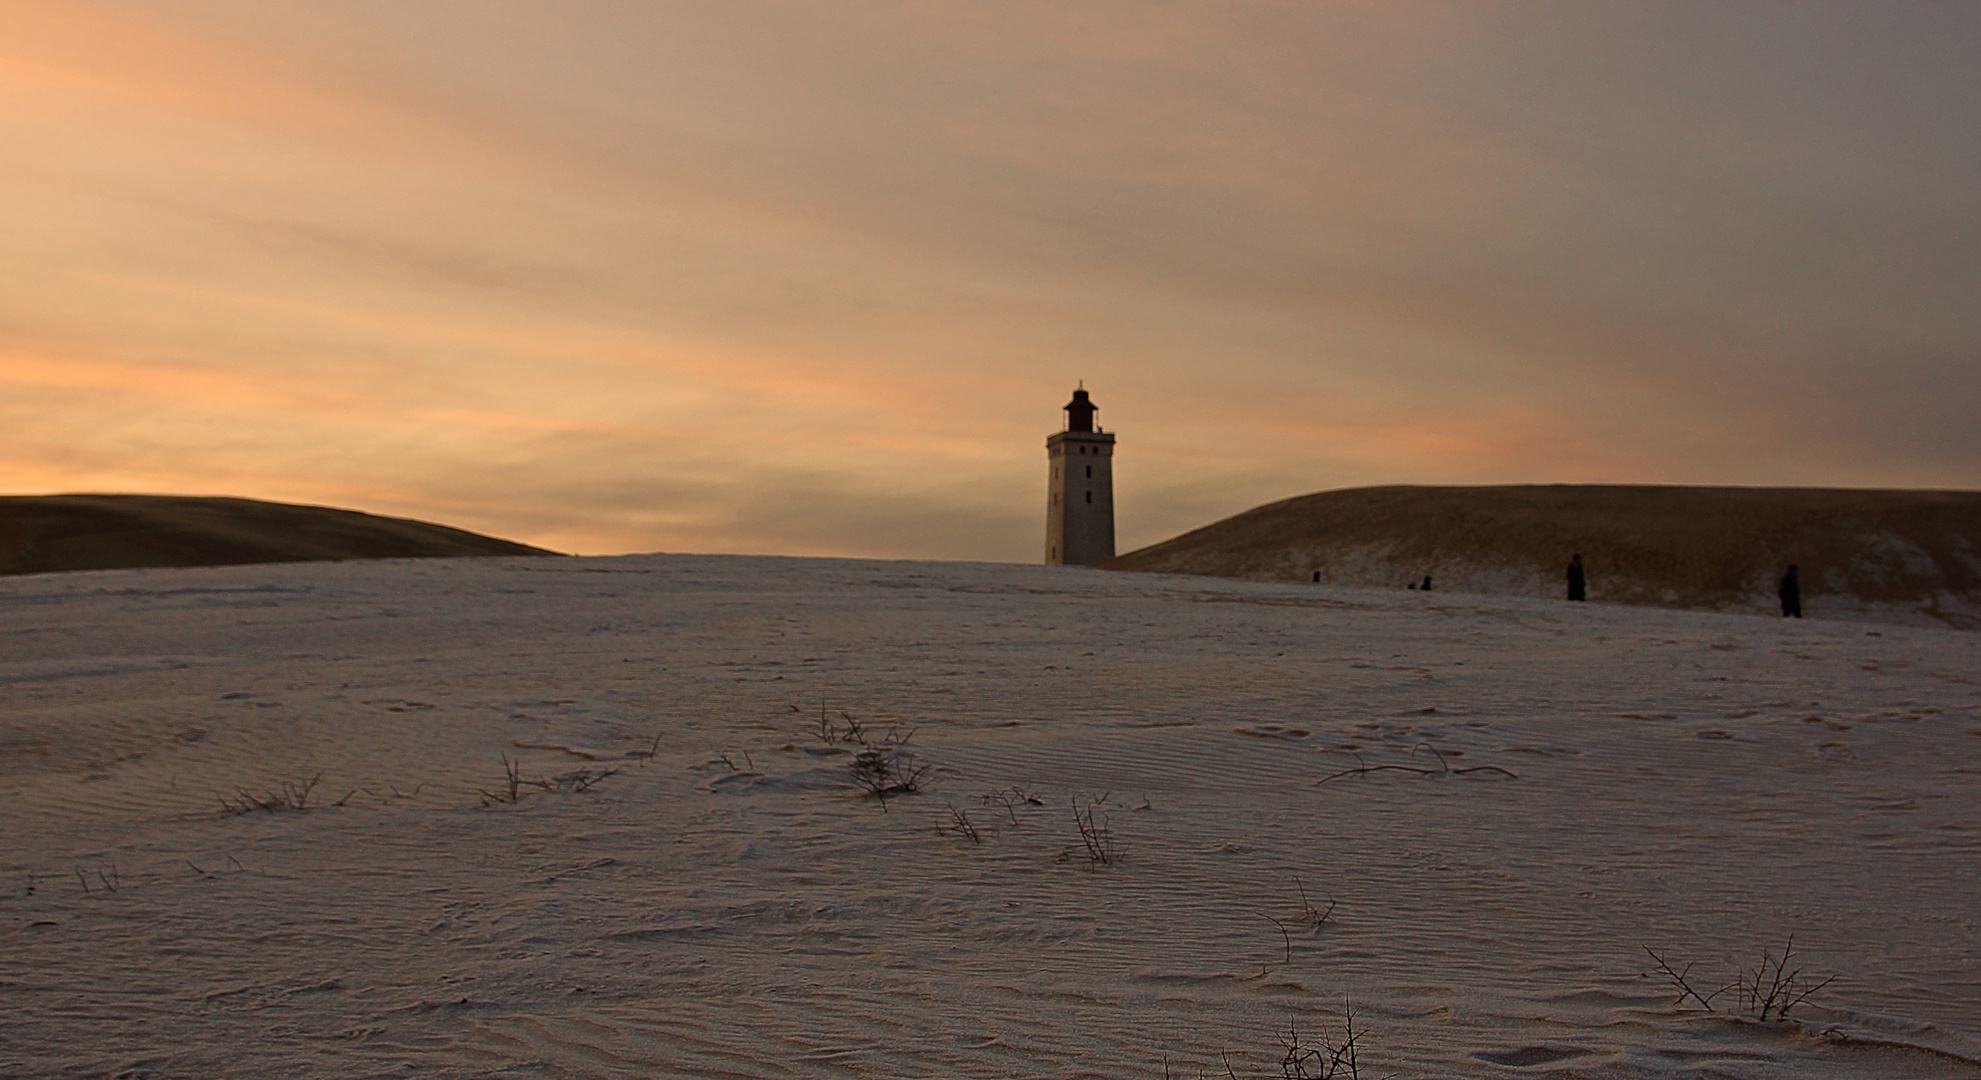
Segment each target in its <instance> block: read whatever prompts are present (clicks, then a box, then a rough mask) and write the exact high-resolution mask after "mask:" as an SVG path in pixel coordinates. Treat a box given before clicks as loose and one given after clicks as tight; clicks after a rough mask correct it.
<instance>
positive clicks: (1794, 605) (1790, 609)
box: [1781, 563, 1802, 619]
mask: <svg viewBox="0 0 1981 1080" xmlns="http://www.w3.org/2000/svg"><path fill="white" fill-rule="evenodd" d="M1781 596H1782V618H1784V619H1800V618H1801V617H1802V578H1801V577H1800V576H1799V575H1797V574H1796V572H1795V564H1794V563H1789V564H1788V573H1786V574H1783V575H1782V587H1781Z"/></svg>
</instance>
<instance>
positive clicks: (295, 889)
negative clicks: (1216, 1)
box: [0, 556, 1981, 1077]
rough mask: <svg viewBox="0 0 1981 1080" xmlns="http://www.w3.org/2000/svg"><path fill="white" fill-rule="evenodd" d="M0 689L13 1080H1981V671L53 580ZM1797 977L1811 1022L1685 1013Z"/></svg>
mask: <svg viewBox="0 0 1981 1080" xmlns="http://www.w3.org/2000/svg"><path fill="white" fill-rule="evenodd" d="M0 642H3V643H4V651H3V652H0V679H4V683H5V687H6V694H5V697H4V701H0V815H4V817H0V825H4V828H0V873H4V875H5V877H4V881H3V882H0V886H4V889H3V890H0V891H4V894H5V897H6V898H5V901H4V905H0V1003H4V1007H0V1075H5V1076H9V1077H14V1076H70V1075H74V1076H100V1075H131V1076H160V1077H164V1076H172V1077H177V1076H187V1077H203V1076H222V1075H225V1076H235V1077H240V1076H269V1077H275V1076H281V1077H299V1076H366V1075H377V1076H387V1075H389V1076H403V1075H441V1076H479V1075H489V1076H508V1075H519V1076H521V1075H530V1076H536V1075H552V1076H725V1077H728V1076H734V1077H794V1076H799V1077H813V1076H817V1077H828V1076H849V1077H850V1076H871V1077H909V1076H970V1077H1076V1076H1096V1077H1154V1076H1161V1075H1162V1074H1163V1071H1164V1068H1165V1062H1167V1067H1168V1069H1169V1070H1170V1072H1171V1073H1172V1074H1173V1075H1176V1076H1179V1077H1195V1076H1197V1075H1199V1074H1200V1073H1202V1072H1207V1071H1208V1072H1215V1073H1216V1074H1218V1075H1223V1072H1224V1068H1225V1065H1224V1062H1223V1060H1222V1059H1221V1054H1222V1053H1223V1052H1227V1051H1228V1052H1230V1055H1231V1056H1230V1063H1231V1066H1232V1068H1233V1069H1234V1070H1235V1071H1236V1072H1238V1073H1239V1074H1241V1075H1247V1074H1249V1075H1265V1074H1271V1075H1278V1073H1279V1066H1278V1064H1277V1061H1278V1056H1279V1053H1280V1050H1279V1047H1278V1041H1279V1040H1280V1039H1281V1038H1283V1037H1284V1034H1285V1032H1286V1031H1287V1030H1288V1028H1289V1025H1291V1026H1292V1027H1294V1028H1295V1029H1297V1030H1298V1031H1300V1032H1301V1033H1302V1035H1303V1037H1305V1038H1308V1039H1312V1038H1314V1037H1318V1036H1330V1035H1332V1036H1339V1034H1340V1016H1339V1013H1340V1008H1341V1003H1342V1001H1343V999H1344V997H1346V998H1347V999H1348V1000H1349V1001H1351V1002H1352V1003H1353V1005H1354V1008H1355V1009H1356V1010H1357V1016H1358V1019H1357V1023H1358V1025H1359V1026H1361V1027H1362V1028H1363V1029H1364V1031H1365V1034H1364V1035H1363V1036H1362V1040H1363V1041H1362V1047H1363V1052H1362V1057H1361V1064H1362V1074H1363V1075H1364V1076H1382V1075H1388V1074H1391V1073H1395V1074H1397V1075H1399V1076H1405V1077H1415V1076H1482V1077H1483V1076H1516V1075H1553V1076H1626V1077H1628V1076H1727V1077H1829V1076H1835V1077H1844V1076H1849V1077H1910V1076H1919V1077H1972V1076H1977V1075H1981V1065H1977V1064H1976V1062H1977V1061H1981V943H1977V937H1976V928H1977V922H1981V814H1978V813H1977V811H1981V686H1977V681H1976V680H1977V679H1981V636H1977V635H1973V634H1964V633H1959V632H1954V631H1947V630H1930V629H1912V628H1903V627H1867V626H1865V625H1863V624H1846V623H1826V622H1821V621H1806V622H1785V621H1783V620H1779V619H1765V618H1756V617H1744V616H1725V615H1710V614H1700V613H1688V612H1674V611H1663V610H1652V609H1645V608H1625V607H1610V606H1603V605H1577V606H1571V605H1568V604H1565V603H1545V602H1530V601H1521V600H1510V599H1494V598H1482V597H1461V596H1455V595H1447V594H1440V593H1430V594H1420V593H1414V592H1405V591H1402V590H1396V591H1388V592H1376V591H1368V590H1358V589H1349V588H1331V587H1317V586H1304V585H1276V584H1262V583H1248V582H1240V581H1227V580H1214V579H1199V578H1181V577H1164V576H1158V575H1147V574H1109V573H1105V572H1100V571H1093V570H1084V569H1076V568H1047V567H1022V566H1000V565H977V564H939V563H899V562H891V563H882V562H855V561H837V560H800V559H770V558H727V557H675V556H643V557H631V558H617V559H571V560H542V559H501V560H458V561H454V560H450V561H419V562H387V563H344V564H314V565H290V566H258V567H234V568H226V569H214V570H165V571H120V572H110V573H93V574H74V575H51V576H39V577H27V578H16V579H10V580H5V581H0ZM821 702H824V703H826V705H827V707H828V710H829V712H828V715H829V716H830V717H832V718H834V719H836V718H837V714H838V713H839V712H840V711H841V710H844V711H845V712H847V713H850V714H851V715H853V716H855V717H857V718H860V719H861V720H863V721H864V722H865V723H867V724H868V725H869V727H870V729H876V730H879V729H885V728H886V727H887V726H889V725H895V724H898V725H903V726H913V727H914V729H915V732H916V734H915V736H914V745H915V746H916V747H918V748H919V749H920V751H921V753H922V755H923V757H922V759H921V760H922V761H924V762H927V763H930V764H932V765H933V766H934V768H933V770H932V771H931V772H930V773H929V774H928V775H926V776H925V777H924V791H923V792H921V793H920V794H916V795H908V796H901V797H897V798H895V799H892V800H890V801H889V802H888V803H887V804H886V808H885V810H883V808H882V806H881V805H880V804H878V803H876V802H875V801H874V800H873V799H871V798H863V797H860V796H859V795H858V793H857V792H855V791H854V790H853V789H852V788H851V787H849V786H848V784H847V776H848V770H847V768H846V762H847V761H848V759H849V755H847V754H844V753H833V752H832V751H834V750H837V749H839V748H838V747H829V746H827V745H825V744H824V743H822V742H821V741H820V740H818V739H816V738H814V737H812V736H811V735H809V734H807V729H808V728H809V727H811V726H813V725H814V724H815V723H816V721H817V717H818V712H819V708H820V704H821ZM1425 745H1428V746H1430V747H1434V748H1436V750H1437V751H1439V752H1441V753H1442V754H1443V755H1444V760H1445V761H1446V762H1448V763H1449V765H1450V766H1451V767H1452V768H1454V769H1458V768H1471V767H1475V766H1497V767H1499V768H1502V769H1506V770H1509V771H1511V772H1513V773H1515V774H1517V776H1516V778H1508V777H1506V776H1503V775H1500V774H1499V773H1496V772H1491V771H1479V772H1473V773H1469V774H1464V775H1458V774H1451V775H1447V774H1445V773H1443V771H1442V767H1441V766H1440V765H1439V764H1438V759H1437V758H1436V757H1435V756H1434V755H1433V754H1431V753H1430V752H1429V751H1427V750H1424V749H1421V748H1420V747H1423V746H1425ZM649 751H653V753H652V756H651V759H649V758H648V757H647V756H646V755H647V754H648V752H649ZM504 755H510V756H511V757H514V758H520V761H521V762H522V765H521V771H522V775H523V777H524V778H526V779H528V778H534V777H539V776H541V777H547V778H548V777H556V776H559V775H566V774H570V773H572V772H573V771H574V770H580V769H589V770H593V771H597V770H601V769H606V768H612V767H617V768H618V769H619V770H620V771H619V772H618V774H616V775H613V776H609V777H607V778H605V779H603V780H601V781H599V782H598V783H596V785H594V786H592V787H591V788H590V789H589V790H586V791H574V790H559V791H555V792H544V791H536V790H533V789H531V788H528V787H525V788H524V789H523V791H522V794H521V798H520V801H518V802H517V803H515V804H513V805H512V804H507V803H497V804H495V805H484V804H485V801H486V800H485V799H484V798H483V797H482V796H481V795H479V794H478V792H479V791H481V790H484V789H485V790H490V791H496V792H498V793H501V792H502V791H503V790H504V788H503V786H502V783H501V782H502V772H503V766H502V757H503V756H504ZM1356 755H1360V758H1359V760H1360V761H1363V762H1366V763H1367V764H1370V765H1379V764H1398V765H1413V766H1416V767H1420V768H1427V769H1429V770H1431V772H1432V773H1433V775H1424V774H1421V773H1414V772H1404V771H1398V770H1385V771H1379V772H1373V773H1369V774H1366V775H1360V776H1354V775H1351V776H1344V777H1340V778H1338V779H1335V780H1332V781H1330V782H1327V783H1325V784H1319V783H1317V781H1319V780H1321V779H1322V778H1323V777H1326V776H1328V775H1330V774H1333V773H1337V772H1339V771H1340V770H1343V769H1346V768H1350V767H1352V766H1354V765H1356V763H1357V761H1358V758H1357V757H1356ZM725 759H726V760H725ZM318 772H321V774H322V780H321V783H320V784H319V785H318V786H317V787H316V789H315V791H314V792H313V794H312V796H311V799H310V801H309V804H308V805H309V807H310V808H309V809H307V810H305V811H302V812H294V811H279V812H262V811H252V812H249V813H244V814H232V813H226V812H223V811H222V810H221V807H220V800H222V799H229V800H238V799H239V798H240V796H239V794H238V790H239V789H246V790H247V792H248V793H250V794H253V795H257V796H261V797H264V798H265V797H266V796H265V795H264V793H265V792H268V791H270V790H279V789H280V786H281V785H282V784H283V783H284V782H290V783H293V782H296V781H299V780H303V779H306V778H308V777H311V776H313V775H316V774H317V773H318ZM570 786H571V785H570V784H569V783H568V782H567V784H566V785H565V787H566V788H569V787H570ZM1014 786H1016V787H1019V788H1022V789H1024V790H1025V791H1027V792H1032V793H1036V794H1037V795H1038V797H1039V799H1040V800H1041V801H1042V805H1037V804H1032V803H1027V802H1022V801H1021V802H1016V803H1015V804H1014V805H1013V806H1012V808H1011V809H1010V811H1009V812H1007V811H1006V810H1005V809H1004V808H1002V807H1000V806H995V805H991V806H986V805H985V804H984V802H983V800H982V796H983V795H985V794H986V793H988V792H991V791H993V790H1006V791H1008V790H1009V789H1011V788H1013V787H1014ZM347 793H350V794H349V795H348V798H347ZM1100 796H1106V801H1105V803H1104V804H1103V806H1102V810H1101V819H1100V820H1102V821H1103V822H1104V823H1105V824H1106V825H1107V827H1108V829H1109V830H1110V832H1111V834H1112V836H1113V837H1114V839H1115V841H1116V843H1118V844H1119V845H1122V846H1124V847H1125V849H1126V854H1125V858H1123V859H1122V860H1121V861H1119V862H1117V863H1115V864H1114V865H1108V866H1094V865H1091V864H1090V863H1089V861H1088V860H1087V859H1085V858H1084V857H1082V855H1081V851H1082V850H1083V849H1082V848H1081V845H1080V838H1079V835H1078V833H1077V832H1076V830H1075V827H1074V821H1073V815H1072V804H1071V800H1073V799H1076V798H1077V799H1081V800H1083V801H1088V800H1091V799H1093V798H1095V797H1100ZM339 800H343V804H342V805H331V804H332V803H336V802H338V801H339ZM952 806H953V807H954V808H955V809H956V810H958V811H961V812H965V813H967V814H968V816H969V819H970V820H971V822H973V823H975V824H976V825H977V826H978V827H979V829H980V832H981V842H978V843H973V842H971V841H970V840H969V839H968V838H967V837H962V836H958V835H956V834H955V833H954V832H950V833H946V834H939V833H938V832H937V826H938V825H939V824H943V823H945V822H946V821H947V820H948V819H949V817H950V810H949V808H950V807H952ZM1014 819H1015V820H1014ZM1296 881H1297V882H1299V883H1301V884H1302V885H1304V888H1305V891H1306V895H1307V897H1308V898H1309V899H1310V900H1311V901H1312V903H1313V904H1314V906H1315V907H1316V908H1325V907H1326V904H1327V899H1328V898H1332V900H1333V901H1335V902H1336V906H1335V907H1334V908H1333V911H1332V914H1331V916H1330V917H1329V918H1328V920H1327V921H1326V922H1325V923H1324V924H1322V925H1321V927H1320V929H1319V930H1318V931H1311V930H1308V929H1306V928H1304V927H1302V926H1301V925H1300V923H1299V918H1300V914H1301V909H1302V903H1301V897H1300V893H1299V890H1298V888H1297V887H1296ZM30 883H31V892H30ZM85 885H86V886H87V891H85ZM1275 920H1276V921H1275ZM1282 926H1284V927H1285V930H1286V933H1285V935H1284V936H1283V935H1282V930H1281V927H1282ZM1791 934H1793V935H1794V938H1795V946H1796V949H1797V951H1798V952H1799V953H1801V954H1802V955H1803V957H1804V959H1805V960H1806V963H1807V965H1808V969H1809V971H1811V972H1816V973H1820V974H1822V975H1828V974H1830V973H1835V974H1837V976H1838V978H1837V979H1836V981H1835V982H1834V983H1832V984H1831V985H1830V986H1829V987H1827V988H1826V989H1824V990H1823V991H1822V992H1820V993H1818V994H1817V995H1816V996H1815V997H1813V998H1812V999H1811V1000H1810V1001H1808V1002H1807V1003H1805V1004H1804V1005H1802V1006H1801V1007H1800V1008H1798V1009H1797V1010H1796V1013H1795V1015H1796V1017H1797V1018H1798V1020H1799V1023H1794V1024H1759V1023H1754V1022H1749V1021H1745V1020H1742V1019H1740V1018H1738V1017H1737V1016H1726V1015H1717V1016H1715V1015H1708V1014H1706V1013H1704V1012H1703V1011H1702V1010H1699V1009H1697V1008H1692V1007H1680V1006H1677V1005H1675V1004H1674V1002H1673V997H1674V995H1673V994H1672V993H1671V992H1669V990H1668V987H1666V986H1665V985H1663V984H1662V983H1660V982H1659V981H1657V980H1654V979H1647V978H1645V977H1644V976H1643V975H1642V973H1643V972H1645V971H1647V970H1648V969H1649V968H1650V967H1651V962H1650V960H1649V959H1648V958H1647V957H1646V956H1645V954H1644V952H1643V946H1647V945H1648V946H1650V947H1652V948H1654V949H1657V950H1659V951H1660V952H1661V953H1663V954H1664V955H1665V956H1666V957H1667V958H1669V959H1671V960H1672V961H1673V962H1674V963H1679V962H1683V961H1697V962H1698V964H1699V966H1698V967H1697V968H1695V969H1694V972H1695V974H1696V975H1698V976H1700V978H1699V980H1698V981H1700V982H1701V983H1702V984H1710V985H1715V986H1716V985H1718V983H1719V982H1723V981H1725V979H1724V974H1725V972H1727V971H1728V970H1729V969H1730V968H1731V967H1732V966H1733V965H1734V964H1736V963H1740V962H1751V961H1753V960H1756V959H1758V958H1759V957H1760V955H1761V953H1762V951H1763V950H1765V949H1774V950H1776V951H1779V949H1780V947H1781V945H1782V943H1783V941H1784V940H1785V939H1786V938H1787V937H1788V936H1789V935H1791ZM1715 1004H1717V1005H1721V1006H1725V1007H1727V1009H1728V1010H1731V1009H1732V1007H1733V1006H1734V1005H1735V1004H1736V1003H1735V1002H1734V1001H1733V999H1732V995H1731V994H1728V995H1726V996H1724V997H1722V998H1719V999H1716V1001H1715ZM1688 1005H1689V1003H1688Z"/></svg>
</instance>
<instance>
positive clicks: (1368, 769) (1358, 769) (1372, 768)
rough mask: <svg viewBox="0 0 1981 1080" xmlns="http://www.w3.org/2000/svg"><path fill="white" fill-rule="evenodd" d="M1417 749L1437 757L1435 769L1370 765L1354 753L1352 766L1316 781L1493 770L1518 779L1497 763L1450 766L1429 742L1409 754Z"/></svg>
mask: <svg viewBox="0 0 1981 1080" xmlns="http://www.w3.org/2000/svg"><path fill="white" fill-rule="evenodd" d="M1419 750H1429V751H1430V752H1431V754H1432V756H1434V757H1436V758H1437V759H1438V767H1437V768H1435V769H1426V768H1422V767H1420V766H1416V765H1370V764H1368V763H1367V762H1364V761H1363V760H1362V755H1360V754H1356V755H1355V762H1356V764H1355V767H1354V768H1352V769H1343V770H1341V771H1340V772H1338V773H1332V774H1330V775H1328V776H1323V777H1321V779H1320V780H1319V781H1318V783H1319V784H1325V783H1327V782H1328V781H1330V780H1339V779H1341V778H1342V777H1344V776H1367V775H1369V774H1370V773H1372V772H1407V773H1416V774H1417V775H1418V776H1464V775H1467V774H1468V773H1479V772H1495V773H1499V774H1500V775H1501V776H1504V777H1507V778H1509V779H1512V780H1518V779H1520V777H1519V776H1517V775H1516V774H1514V773H1513V772H1512V771H1510V770H1507V769H1502V768H1500V767H1499V766H1498V765H1472V766H1469V767H1467V768H1463V769H1454V768H1452V767H1451V763H1450V762H1448V761H1446V760H1445V756H1444V755H1443V754H1441V753H1439V752H1438V748H1437V747H1435V746H1432V745H1431V744H1430V743H1418V744H1417V745H1416V746H1414V747H1411V749H1410V754H1411V756H1412V757H1415V756H1416V754H1417V751H1419Z"/></svg>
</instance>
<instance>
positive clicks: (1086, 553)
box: [1046, 385, 1114, 566]
mask: <svg viewBox="0 0 1981 1080" xmlns="http://www.w3.org/2000/svg"><path fill="white" fill-rule="evenodd" d="M1097 411H1099V410H1097V409H1096V408H1095V407H1094V403H1093V402H1092V401H1089V400H1087V391H1086V389H1085V388H1084V385H1083V387H1082V389H1079V390H1075V391H1073V400H1072V401H1070V402H1068V403H1067V404H1066V430H1065V431H1061V432H1058V433H1056V434H1054V435H1052V436H1051V437H1049V438H1047V439H1046V460H1047V462H1048V463H1049V466H1050V468H1051V473H1050V475H1051V480H1050V481H1049V482H1048V483H1047V485H1046V563H1047V564H1048V565H1059V564H1066V565H1073V566H1084V565H1087V564H1089V563H1097V562H1101V561H1103V560H1106V559H1112V558H1114V433H1113V432H1111V431H1102V430H1101V429H1100V425H1098V424H1096V423H1094V413H1095V412H1097Z"/></svg>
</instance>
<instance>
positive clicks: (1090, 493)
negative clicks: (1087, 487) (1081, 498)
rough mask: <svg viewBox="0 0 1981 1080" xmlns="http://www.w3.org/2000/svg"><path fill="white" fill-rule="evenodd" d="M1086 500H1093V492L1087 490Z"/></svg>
mask: <svg viewBox="0 0 1981 1080" xmlns="http://www.w3.org/2000/svg"><path fill="white" fill-rule="evenodd" d="M1087 501H1088V502H1093V501H1094V493H1093V492H1091V491H1089V492H1087Z"/></svg>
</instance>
